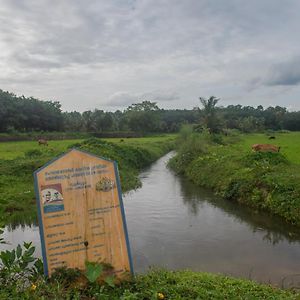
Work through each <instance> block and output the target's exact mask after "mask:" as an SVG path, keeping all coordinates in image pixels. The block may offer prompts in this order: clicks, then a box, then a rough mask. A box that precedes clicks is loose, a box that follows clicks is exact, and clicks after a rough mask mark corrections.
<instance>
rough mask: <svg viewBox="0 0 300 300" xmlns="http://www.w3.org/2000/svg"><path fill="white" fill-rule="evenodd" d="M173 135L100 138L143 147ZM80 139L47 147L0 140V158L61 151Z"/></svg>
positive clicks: (59, 142)
mask: <svg viewBox="0 0 300 300" xmlns="http://www.w3.org/2000/svg"><path fill="white" fill-rule="evenodd" d="M175 137H176V135H174V134H168V135H167V134H166V135H161V136H153V137H144V138H107V139H102V140H105V141H108V142H112V143H116V144H120V145H131V146H141V147H143V146H146V145H148V144H153V143H160V142H164V141H165V140H166V139H175ZM82 141H83V139H72V140H51V141H49V142H48V144H49V146H48V147H47V146H43V145H41V146H39V145H38V142H37V141H20V142H0V159H15V158H17V157H24V156H25V153H26V152H27V151H31V150H41V151H44V150H47V148H48V149H50V150H52V151H55V152H63V151H66V150H67V149H68V147H69V146H70V145H73V144H75V143H80V142H82Z"/></svg>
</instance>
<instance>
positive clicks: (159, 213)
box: [1, 153, 300, 287]
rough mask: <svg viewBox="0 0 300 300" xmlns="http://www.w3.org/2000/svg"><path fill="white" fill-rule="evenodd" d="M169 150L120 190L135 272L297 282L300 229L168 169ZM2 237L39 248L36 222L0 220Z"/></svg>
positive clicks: (292, 283)
mask: <svg viewBox="0 0 300 300" xmlns="http://www.w3.org/2000/svg"><path fill="white" fill-rule="evenodd" d="M172 155H173V154H172V153H169V154H167V155H166V156H164V157H162V158H161V159H159V160H158V161H157V162H156V163H154V164H153V165H152V166H151V167H150V168H149V169H147V170H145V171H144V172H143V173H141V175H140V176H141V180H142V183H143V186H142V188H141V189H138V190H136V191H132V192H130V193H128V194H126V195H125V196H124V205H125V210H126V217H127V225H128V231H129V237H130V242H131V250H132V256H133V263H134V269H135V272H139V273H141V272H145V271H146V270H148V268H149V266H159V267H165V268H168V269H172V270H175V269H191V270H194V271H207V272H215V273H223V274H227V275H233V276H236V277H242V278H251V279H253V280H256V281H259V282H270V283H272V284H276V285H280V286H284V287H288V286H291V285H294V286H296V285H298V286H299V282H300V276H299V275H298V276H297V274H299V273H300V234H299V230H298V229H295V228H293V227H292V226H289V225H287V224H286V223H284V222H283V221H282V220H281V219H279V218H276V217H273V216H271V215H268V214H265V213H258V212H254V211H253V210H251V209H248V208H245V207H242V206H240V205H238V204H236V203H231V202H230V201H224V200H222V199H220V198H218V197H216V196H214V195H213V194H212V193H211V192H209V191H207V190H204V189H201V188H199V187H196V186H195V185H193V184H192V183H190V182H189V181H187V180H185V179H183V178H180V177H177V176H175V175H174V174H173V172H172V171H170V170H169V169H168V168H166V163H167V161H168V160H169V158H170V157H171V156H172ZM212 171H213V170H212ZM4 237H5V238H6V239H7V240H8V241H10V242H11V245H7V246H4V247H6V248H11V247H13V246H15V245H16V244H17V243H20V241H22V240H25V241H33V243H34V244H35V245H36V246H37V254H38V255H40V245H39V232H38V229H37V227H35V226H31V227H30V226H25V227H23V228H22V227H17V228H16V229H14V230H10V229H9V228H6V230H5V234H4ZM1 247H2V246H1ZM4 247H2V248H4Z"/></svg>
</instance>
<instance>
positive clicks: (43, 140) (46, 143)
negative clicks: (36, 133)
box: [38, 139, 48, 146]
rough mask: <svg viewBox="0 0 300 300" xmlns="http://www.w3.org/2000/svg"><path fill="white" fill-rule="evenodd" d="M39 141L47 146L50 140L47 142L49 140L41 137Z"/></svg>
mask: <svg viewBox="0 0 300 300" xmlns="http://www.w3.org/2000/svg"><path fill="white" fill-rule="evenodd" d="M38 143H39V145H45V146H48V142H47V140H45V139H39V140H38Z"/></svg>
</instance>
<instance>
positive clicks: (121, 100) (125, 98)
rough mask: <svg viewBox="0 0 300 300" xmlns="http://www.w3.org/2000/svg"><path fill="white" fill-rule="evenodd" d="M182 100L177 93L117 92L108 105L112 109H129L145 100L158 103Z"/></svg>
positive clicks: (110, 98)
mask: <svg viewBox="0 0 300 300" xmlns="http://www.w3.org/2000/svg"><path fill="white" fill-rule="evenodd" d="M178 99H180V97H179V95H178V94H176V93H175V92H167V91H152V92H147V93H142V94H134V93H130V92H117V93H114V94H113V95H111V96H110V97H109V100H108V102H107V105H108V106H110V107H127V106H129V105H131V104H133V103H139V102H142V101H145V100H148V101H152V102H157V103H158V104H159V103H160V102H169V101H174V100H178Z"/></svg>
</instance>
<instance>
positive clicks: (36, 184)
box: [33, 148, 134, 277]
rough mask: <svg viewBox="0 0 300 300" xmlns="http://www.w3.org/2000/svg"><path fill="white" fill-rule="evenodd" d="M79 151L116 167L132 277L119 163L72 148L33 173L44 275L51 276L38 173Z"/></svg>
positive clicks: (131, 270)
mask: <svg viewBox="0 0 300 300" xmlns="http://www.w3.org/2000/svg"><path fill="white" fill-rule="evenodd" d="M74 150H75V151H78V152H81V153H83V154H85V155H89V156H92V157H94V158H98V159H101V160H105V161H107V162H110V163H112V164H113V167H114V173H115V178H116V184H117V191H118V198H119V204H120V210H121V216H122V224H123V231H124V235H125V242H126V248H127V254H128V260H129V268H130V270H129V271H130V273H131V275H134V271H133V262H132V256H131V249H130V242H129V236H128V230H127V223H126V217H125V209H124V204H123V198H122V190H121V183H120V176H119V170H118V163H117V162H116V161H114V160H111V159H108V158H105V157H102V156H99V155H96V154H93V153H90V152H88V151H85V150H82V149H77V148H71V149H70V150H69V151H67V152H65V153H63V154H61V155H59V156H57V157H55V158H53V159H52V160H50V161H48V162H47V163H46V164H45V165H43V166H42V167H40V168H39V169H37V170H35V171H34V173H33V176H34V191H35V195H36V204H37V211H38V224H39V233H40V241H41V249H42V258H43V267H44V274H45V276H47V277H48V276H49V272H48V262H47V252H46V243H45V236H44V224H43V218H42V212H41V209H42V208H41V198H40V192H39V181H38V173H39V172H40V171H42V170H43V169H45V168H46V167H48V166H49V165H51V164H53V163H54V162H56V161H57V160H59V159H61V158H63V157H64V156H66V155H68V154H69V153H70V152H72V151H74Z"/></svg>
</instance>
